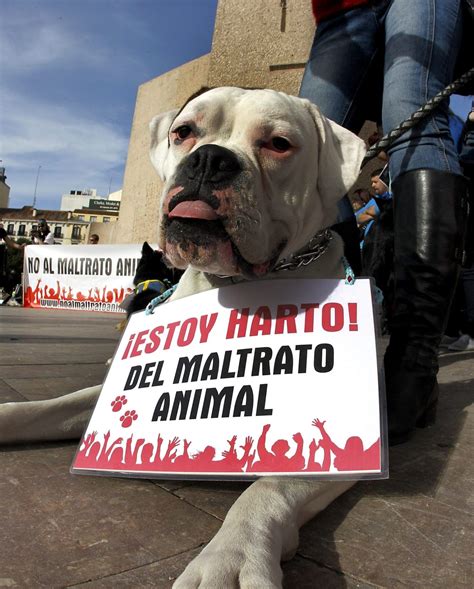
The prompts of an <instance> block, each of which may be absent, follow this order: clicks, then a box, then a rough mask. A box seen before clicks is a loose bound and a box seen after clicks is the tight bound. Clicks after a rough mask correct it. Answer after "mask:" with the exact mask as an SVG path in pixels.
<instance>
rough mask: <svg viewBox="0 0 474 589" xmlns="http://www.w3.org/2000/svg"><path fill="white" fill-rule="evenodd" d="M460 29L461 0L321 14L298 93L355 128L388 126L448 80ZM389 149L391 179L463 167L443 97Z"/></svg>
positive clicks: (418, 0)
mask: <svg viewBox="0 0 474 589" xmlns="http://www.w3.org/2000/svg"><path fill="white" fill-rule="evenodd" d="M461 28H462V22H461V0H372V2H370V4H369V5H368V6H364V7H361V8H354V9H352V10H348V11H346V12H343V13H342V14H339V15H336V16H335V17H332V18H329V19H327V20H324V21H323V22H321V23H320V24H319V25H318V27H317V29H316V35H315V38H314V42H313V47H312V49H311V54H310V57H309V60H308V63H307V65H306V69H305V73H304V76H303V82H302V85H301V90H300V96H301V97H303V98H308V99H309V100H311V101H312V102H314V103H315V104H316V105H318V106H319V108H320V109H321V111H322V112H323V114H324V115H326V116H327V117H328V118H330V119H332V120H333V121H335V122H336V123H339V124H340V125H342V126H344V127H346V128H347V129H350V130H351V131H353V132H354V133H358V132H359V131H360V129H361V127H362V124H363V123H364V121H365V120H366V119H367V118H369V119H370V120H375V121H381V122H382V125H383V129H384V133H388V132H389V131H390V130H391V129H393V128H394V127H396V126H397V125H398V124H399V123H400V122H402V121H403V120H405V119H406V118H408V117H409V116H410V115H411V114H412V113H413V112H414V111H416V110H417V109H418V108H419V107H420V106H422V105H423V104H425V103H426V102H427V101H428V100H429V99H430V98H432V97H433V96H434V95H435V94H437V93H438V92H439V91H440V90H442V89H443V88H444V87H445V86H447V85H448V84H449V83H450V82H451V81H452V76H453V71H454V66H455V63H456V58H457V55H458V51H459V47H460V44H461ZM388 154H389V156H390V176H391V179H392V181H393V180H395V178H396V177H397V176H398V175H399V174H401V173H403V172H407V171H409V170H415V169H420V168H430V169H435V170H443V171H448V172H452V173H454V174H461V173H462V172H461V168H460V166H459V162H458V155H457V153H456V148H455V145H454V142H453V140H452V137H451V133H450V130H449V121H448V103H447V101H446V102H445V103H443V104H442V105H440V106H439V107H438V108H437V109H436V110H435V111H434V112H433V114H431V115H429V116H428V117H426V119H424V120H423V121H421V122H420V123H418V124H417V125H416V126H415V127H414V129H413V130H411V131H408V132H407V133H405V134H404V135H402V136H401V137H400V139H398V140H397V141H395V142H394V143H393V145H392V146H391V147H390V148H389V149H388ZM341 213H342V211H341V210H340V214H341Z"/></svg>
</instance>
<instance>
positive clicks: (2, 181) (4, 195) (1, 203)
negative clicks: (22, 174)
mask: <svg viewBox="0 0 474 589" xmlns="http://www.w3.org/2000/svg"><path fill="white" fill-rule="evenodd" d="M6 180H7V177H6V175H5V168H3V167H0V208H7V207H8V205H9V202H10V186H8V184H7V182H6Z"/></svg>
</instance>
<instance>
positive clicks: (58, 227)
mask: <svg viewBox="0 0 474 589" xmlns="http://www.w3.org/2000/svg"><path fill="white" fill-rule="evenodd" d="M61 229H62V227H61V225H56V227H55V228H54V237H62V233H61Z"/></svg>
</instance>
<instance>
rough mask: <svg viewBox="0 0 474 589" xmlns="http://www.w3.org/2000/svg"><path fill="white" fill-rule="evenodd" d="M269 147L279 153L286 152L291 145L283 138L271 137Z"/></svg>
mask: <svg viewBox="0 0 474 589" xmlns="http://www.w3.org/2000/svg"><path fill="white" fill-rule="evenodd" d="M270 145H271V148H272V149H274V150H275V151H279V152H281V153H283V152H285V151H288V150H289V149H290V147H291V143H290V142H289V141H288V139H285V138H284V137H273V139H272V140H271V141H270Z"/></svg>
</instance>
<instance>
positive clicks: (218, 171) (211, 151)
mask: <svg viewBox="0 0 474 589" xmlns="http://www.w3.org/2000/svg"><path fill="white" fill-rule="evenodd" d="M241 171H242V167H241V165H240V163H239V160H238V159H237V157H236V155H235V154H234V153H233V152H232V151H230V149H226V148H225V147H221V146H220V145H203V146H202V147H200V148H199V149H197V150H196V151H195V152H194V153H192V154H191V155H190V156H189V157H188V158H187V159H186V163H185V165H184V167H183V170H182V172H183V174H185V175H186V176H187V178H188V179H189V180H200V181H201V182H203V183H205V182H211V183H213V184H214V183H215V184H220V183H223V182H229V181H230V180H232V179H233V178H234V177H235V176H237V174H238V173H239V172H241Z"/></svg>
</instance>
